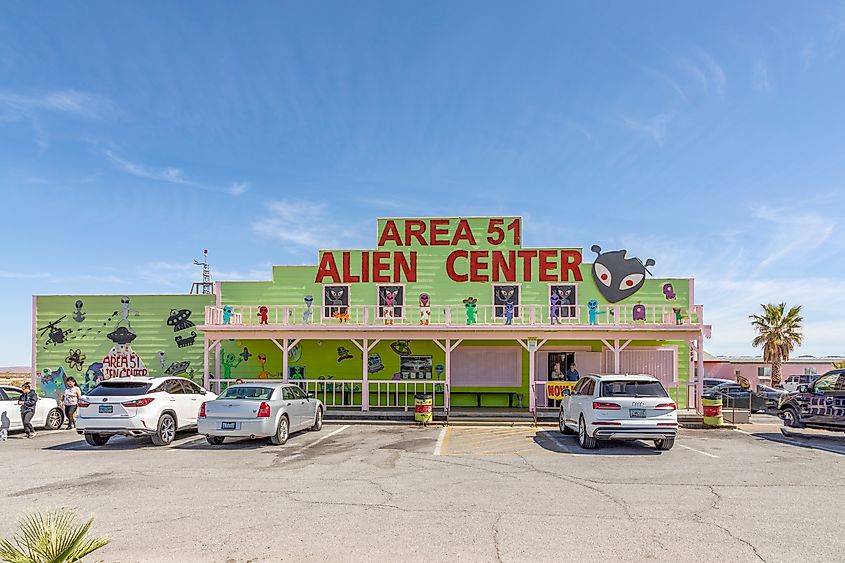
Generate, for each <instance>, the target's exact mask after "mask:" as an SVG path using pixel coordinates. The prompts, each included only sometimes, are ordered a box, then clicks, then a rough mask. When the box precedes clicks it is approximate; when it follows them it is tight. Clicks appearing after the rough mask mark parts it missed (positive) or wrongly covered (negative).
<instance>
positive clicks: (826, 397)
mask: <svg viewBox="0 0 845 563" xmlns="http://www.w3.org/2000/svg"><path fill="white" fill-rule="evenodd" d="M778 416H780V417H781V418H782V419H783V424H784V426H790V427H792V428H821V429H824V430H841V431H845V369H835V370H833V371H829V372H827V373H826V374H824V375H822V376H820V377H819V378H818V379H816V380H815V381H814V382H813V383H811V384H810V385H800V386H799V387H798V392H797V393H792V394H790V395H787V396H786V397H784V398H783V399H782V400H781V402H780V405H778Z"/></svg>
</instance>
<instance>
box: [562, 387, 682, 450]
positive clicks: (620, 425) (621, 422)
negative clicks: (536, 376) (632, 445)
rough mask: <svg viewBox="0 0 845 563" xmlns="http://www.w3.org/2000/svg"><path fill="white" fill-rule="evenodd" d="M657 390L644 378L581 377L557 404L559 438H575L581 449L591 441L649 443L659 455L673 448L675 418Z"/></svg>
mask: <svg viewBox="0 0 845 563" xmlns="http://www.w3.org/2000/svg"><path fill="white" fill-rule="evenodd" d="M675 408H676V407H675V403H674V402H673V401H672V399H671V398H669V394H668V393H666V389H664V388H663V385H662V384H661V383H660V381H658V380H657V379H655V378H654V377H652V376H650V375H592V374H591V375H587V376H585V377H582V378H581V379H580V380H578V383H577V384H576V385H575V389H573V391H572V394H571V395H568V396H566V397H564V398H563V400H562V401H561V403H560V415H559V419H558V423H559V426H560V431H561V432H562V433H564V434H574V433H575V432H577V433H578V444H579V445H580V446H581V447H582V448H587V449H592V448H595V447H596V441H597V440H653V441H654V446H655V447H656V448H657V449H659V450H669V449H671V448H672V446H673V445H675V434H676V433H677V431H678V416H677V412H676V410H675Z"/></svg>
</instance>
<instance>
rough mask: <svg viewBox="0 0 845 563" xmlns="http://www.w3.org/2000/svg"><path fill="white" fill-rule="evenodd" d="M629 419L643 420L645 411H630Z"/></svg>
mask: <svg viewBox="0 0 845 563" xmlns="http://www.w3.org/2000/svg"><path fill="white" fill-rule="evenodd" d="M631 418H645V409H631Z"/></svg>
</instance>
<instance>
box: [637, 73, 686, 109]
mask: <svg viewBox="0 0 845 563" xmlns="http://www.w3.org/2000/svg"><path fill="white" fill-rule="evenodd" d="M645 71H646V72H647V73H648V74H650V75H652V76H653V77H655V78H657V79H658V80H659V81H660V82H662V83H663V84H665V85H666V86H668V87H669V88H670V89H671V90H672V91H673V92H675V93H676V94H677V95H678V96H679V97H680V98H681V99H682V100H685V101H686V99H687V94H686V92H684V89H683V88H682V87H681V85H680V83H678V81H677V80H675V79H674V78H672V77H671V76H669V75H668V74H667V73H665V72H663V71H662V70H657V69H656V68H646V69H645Z"/></svg>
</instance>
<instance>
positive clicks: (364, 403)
mask: <svg viewBox="0 0 845 563" xmlns="http://www.w3.org/2000/svg"><path fill="white" fill-rule="evenodd" d="M366 313H367V311H366V309H365V310H364V315H365V316H366ZM369 355H370V341H369V340H368V339H366V338H365V339H364V346H363V348H362V350H361V365H362V368H361V410H362V411H364V412H366V411H368V410H370V370H369V369H367V368H368V365H367V358H368V357H369ZM353 394H354V391H353Z"/></svg>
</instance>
